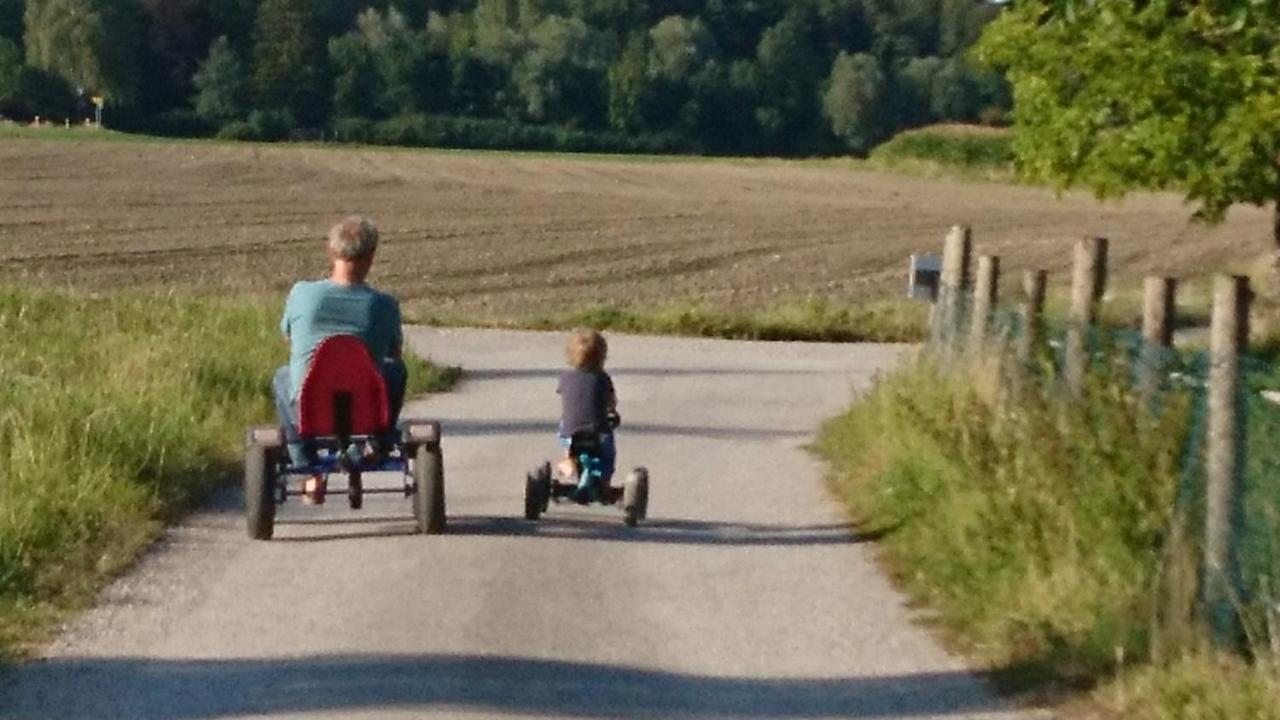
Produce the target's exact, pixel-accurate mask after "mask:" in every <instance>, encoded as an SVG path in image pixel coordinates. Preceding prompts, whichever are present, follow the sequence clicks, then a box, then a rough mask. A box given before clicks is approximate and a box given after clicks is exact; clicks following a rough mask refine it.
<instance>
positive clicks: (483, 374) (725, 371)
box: [462, 366, 831, 381]
mask: <svg viewBox="0 0 1280 720" xmlns="http://www.w3.org/2000/svg"><path fill="white" fill-rule="evenodd" d="M564 370H565V369H564V368H559V367H546V368H486V369H477V370H463V373H462V378H463V380H475V381H483V380H509V379H517V378H549V379H555V378H558V377H560V375H561V374H562V373H563V372H564ZM608 370H609V374H610V375H611V376H613V377H689V376H698V375H823V374H831V371H829V370H807V369H796V370H780V369H776V368H761V367H705V368H698V367H693V368H690V367H679V368H672V367H665V368H664V367H613V366H610V367H609V368H608Z"/></svg>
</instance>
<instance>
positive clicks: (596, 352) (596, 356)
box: [564, 328, 609, 372]
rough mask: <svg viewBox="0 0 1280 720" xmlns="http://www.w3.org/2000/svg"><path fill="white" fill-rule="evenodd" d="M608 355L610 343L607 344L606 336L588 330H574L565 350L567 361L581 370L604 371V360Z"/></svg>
mask: <svg viewBox="0 0 1280 720" xmlns="http://www.w3.org/2000/svg"><path fill="white" fill-rule="evenodd" d="M608 354H609V343H607V342H605V339H604V336H603V335H601V334H600V333H598V332H596V331H595V330H590V329H587V328H578V329H577V330H574V331H573V334H572V335H570V336H569V344H568V345H566V346H565V348H564V358H565V360H567V361H568V362H569V364H570V365H572V366H573V367H575V368H578V369H579V370H587V371H594V372H600V371H601V370H604V359H605V356H606V355H608Z"/></svg>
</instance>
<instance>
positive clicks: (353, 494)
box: [347, 470, 364, 510]
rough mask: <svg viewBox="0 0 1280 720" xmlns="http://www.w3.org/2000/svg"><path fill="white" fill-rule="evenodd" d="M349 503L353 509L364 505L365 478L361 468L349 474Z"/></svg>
mask: <svg viewBox="0 0 1280 720" xmlns="http://www.w3.org/2000/svg"><path fill="white" fill-rule="evenodd" d="M347 504H349V505H350V506H351V509H352V510H359V509H360V508H362V507H364V478H363V477H361V475H360V471H359V470H352V471H351V472H350V473H348V474H347Z"/></svg>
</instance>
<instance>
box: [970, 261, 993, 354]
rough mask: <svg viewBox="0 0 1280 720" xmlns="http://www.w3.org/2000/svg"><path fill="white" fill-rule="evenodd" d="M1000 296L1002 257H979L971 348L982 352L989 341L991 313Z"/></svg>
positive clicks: (975, 283) (974, 288)
mask: <svg viewBox="0 0 1280 720" xmlns="http://www.w3.org/2000/svg"><path fill="white" fill-rule="evenodd" d="M999 297H1000V258H999V257H998V256H992V255H983V256H981V257H979V258H978V274H977V278H976V279H975V280H974V284H973V324H972V325H970V328H969V350H970V352H973V353H975V354H977V353H981V352H982V350H983V348H984V346H985V345H986V343H987V335H988V334H989V328H990V326H991V313H992V311H993V310H994V309H995V306H996V301H997V300H998V299H999Z"/></svg>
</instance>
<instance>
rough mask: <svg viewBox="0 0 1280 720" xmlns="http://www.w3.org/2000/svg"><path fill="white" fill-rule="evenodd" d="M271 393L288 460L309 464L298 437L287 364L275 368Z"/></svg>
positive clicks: (294, 462) (295, 463)
mask: <svg viewBox="0 0 1280 720" xmlns="http://www.w3.org/2000/svg"><path fill="white" fill-rule="evenodd" d="M271 394H272V396H273V397H274V398H275V403H276V417H277V418H279V420H280V426H281V427H283V428H284V438H285V442H286V443H288V446H287V447H288V449H289V460H290V462H292V463H293V464H294V465H308V464H310V459H309V458H308V457H307V452H306V449H305V448H304V447H303V445H302V439H301V438H300V437H298V411H297V408H296V406H295V405H294V404H293V388H292V387H291V383H290V382H289V366H288V365H285V366H284V367H282V368H280V369H279V370H276V374H275V377H274V378H272V380H271Z"/></svg>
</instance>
